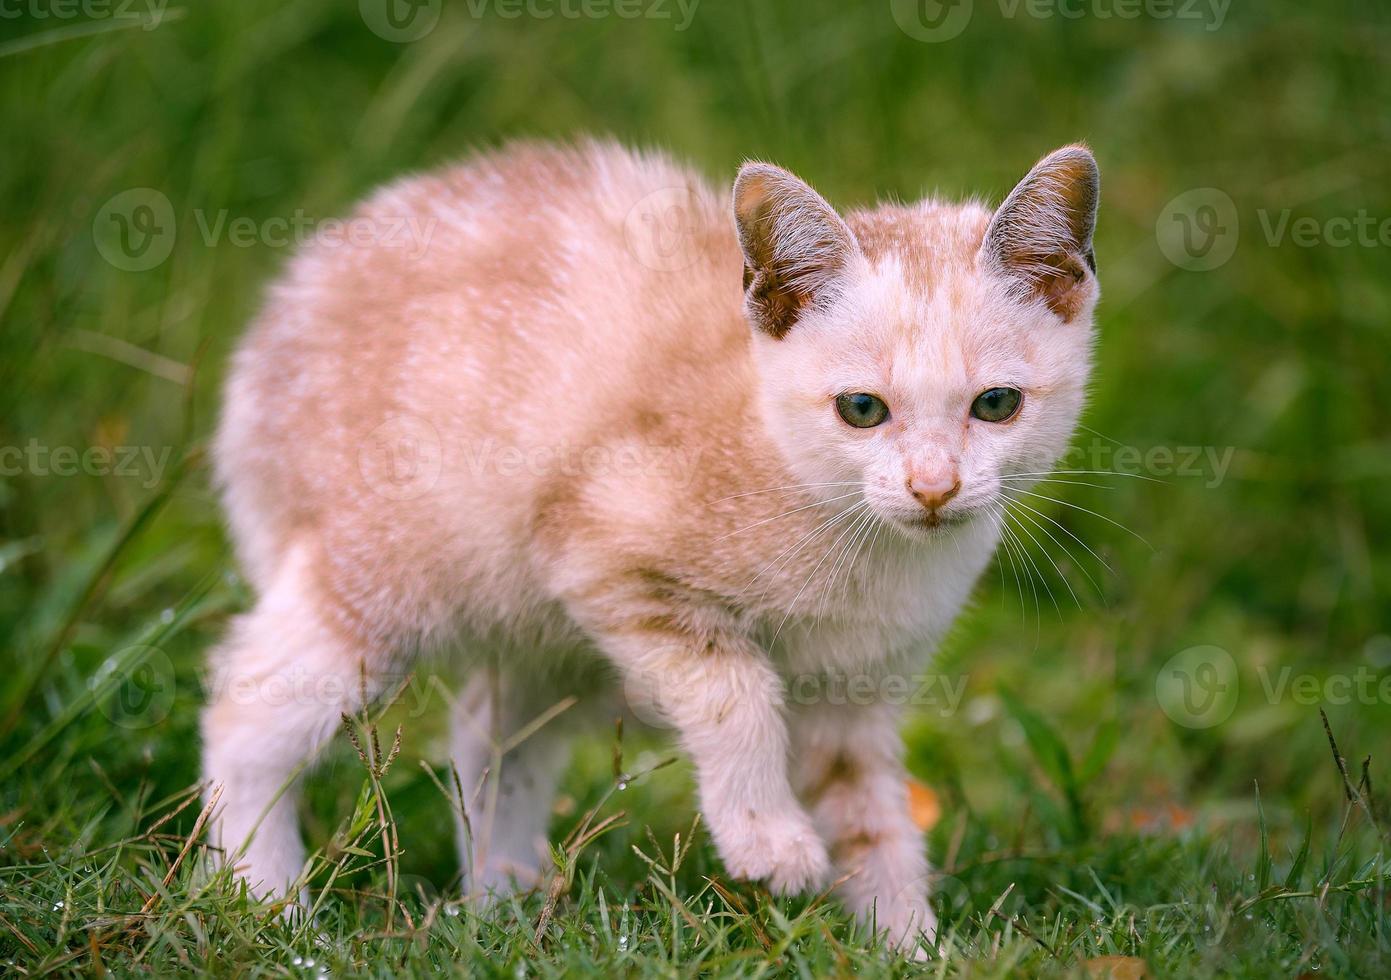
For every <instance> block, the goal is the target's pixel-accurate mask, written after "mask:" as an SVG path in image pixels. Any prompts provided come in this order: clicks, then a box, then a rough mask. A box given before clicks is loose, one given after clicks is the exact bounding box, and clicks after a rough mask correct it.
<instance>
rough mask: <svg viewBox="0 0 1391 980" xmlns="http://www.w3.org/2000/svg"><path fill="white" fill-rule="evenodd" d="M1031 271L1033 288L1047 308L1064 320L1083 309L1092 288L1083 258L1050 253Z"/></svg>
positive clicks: (1067, 320) (1070, 318) (1069, 318)
mask: <svg viewBox="0 0 1391 980" xmlns="http://www.w3.org/2000/svg"><path fill="white" fill-rule="evenodd" d="M1034 271H1035V273H1036V276H1037V278H1036V279H1035V285H1034V290H1035V292H1036V293H1037V294H1038V295H1039V296H1041V297H1042V298H1043V301H1044V302H1045V303H1047V304H1048V308H1049V309H1050V310H1052V311H1053V312H1054V313H1056V314H1057V315H1058V316H1060V317H1062V318H1063V320H1064V321H1065V322H1071V320H1072V319H1073V318H1074V317H1075V316H1077V314H1078V313H1080V312H1082V307H1083V306H1085V305H1086V302H1087V298H1088V296H1089V295H1090V294H1091V292H1092V288H1093V287H1092V286H1091V283H1090V282H1089V280H1088V278H1087V268H1086V266H1085V265H1084V264H1083V261H1082V259H1080V258H1078V257H1077V256H1076V255H1071V254H1061V255H1051V256H1049V257H1048V258H1047V259H1044V260H1043V261H1042V262H1040V263H1038V264H1037V265H1036V266H1034Z"/></svg>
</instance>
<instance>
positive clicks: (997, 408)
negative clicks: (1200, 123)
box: [734, 146, 1100, 535]
mask: <svg viewBox="0 0 1391 980" xmlns="http://www.w3.org/2000/svg"><path fill="white" fill-rule="evenodd" d="M1099 188H1100V184H1099V177H1098V174H1097V168H1096V161H1095V160H1094V159H1093V158H1092V155H1091V153H1090V152H1089V151H1088V150H1087V149H1086V148H1085V147H1082V146H1068V147H1064V148H1062V149H1060V150H1057V151H1055V152H1054V153H1051V154H1049V155H1048V156H1047V157H1045V158H1044V159H1043V160H1042V161H1040V162H1039V163H1038V165H1037V166H1035V167H1034V169H1033V170H1032V171H1030V172H1029V174H1028V176H1026V177H1025V178H1024V179H1023V180H1022V181H1021V182H1020V183H1019V185H1018V186H1017V187H1015V188H1014V190H1013V191H1012V192H1011V193H1010V195H1009V196H1008V197H1007V198H1006V199H1005V201H1004V203H1003V204H1002V205H1000V207H999V209H998V210H996V211H995V212H994V213H993V214H991V213H990V211H989V210H988V209H986V208H983V207H981V206H979V205H976V204H966V205H948V204H942V203H939V202H936V201H923V202H920V203H918V204H914V205H907V206H897V205H885V206H881V207H878V208H875V209H872V210H865V211H859V212H851V213H849V214H847V215H846V216H845V217H842V216H841V215H839V214H837V213H836V211H835V210H834V209H833V208H832V207H831V206H830V205H829V204H827V203H826V201H825V200H824V199H823V198H822V197H821V196H820V195H819V194H817V193H816V191H814V190H812V188H811V187H809V186H807V184H805V183H803V182H802V181H801V180H799V179H798V178H797V177H795V176H793V175H792V174H790V173H788V172H787V171H786V170H783V169H781V168H779V167H774V166H771V165H769V164H764V163H748V164H745V165H744V167H743V168H742V169H741V170H740V172H739V177H738V180H737V181H736V182H735V185H734V211H735V219H736V224H737V226H738V231H739V239H740V245H741V247H742V249H743V253H744V262H745V269H744V288H745V314H746V316H747V317H748V319H749V321H750V323H751V324H752V326H753V328H754V330H753V332H754V350H755V356H756V360H757V363H758V368H759V374H760V381H761V391H760V393H759V394H760V401H761V407H762V412H763V416H764V420H765V423H766V425H767V426H768V428H769V430H770V433H771V435H772V437H773V439H774V440H775V441H776V443H777V444H778V447H779V449H780V450H781V452H782V454H783V456H784V457H785V458H786V460H787V462H788V464H789V465H790V467H791V468H792V470H793V471H794V473H795V474H796V476H797V478H798V481H799V482H802V483H806V484H817V485H819V486H817V487H814V488H813V492H816V493H819V494H821V496H823V497H824V498H827V499H830V498H841V499H849V498H842V495H843V494H853V493H856V492H857V488H859V487H862V488H863V489H862V491H859V492H863V494H864V499H865V500H866V501H867V502H868V504H869V505H870V507H871V508H873V510H874V512H875V513H876V514H877V515H878V516H879V517H880V518H882V519H885V520H887V521H889V522H891V523H893V524H894V525H895V526H897V527H899V528H901V529H903V530H904V531H906V532H907V533H909V534H911V535H918V534H923V535H928V534H932V533H934V532H935V531H936V530H937V529H939V528H944V527H950V526H951V525H952V524H954V523H956V522H959V521H962V520H968V519H970V518H973V517H978V516H981V515H984V514H988V513H990V512H991V511H992V509H993V508H995V507H996V506H997V505H998V504H999V503H1000V502H1002V499H1003V498H1002V486H1003V487H1006V488H1007V487H1010V486H1027V483H1028V482H1029V481H1031V480H1032V479H1034V478H1035V477H1036V476H1037V475H1039V474H1041V473H1043V472H1045V471H1047V470H1049V469H1050V468H1051V467H1052V466H1053V465H1054V464H1055V461H1056V460H1057V459H1058V457H1059V456H1060V455H1061V454H1062V453H1063V452H1064V450H1065V449H1066V446H1067V442H1068V440H1069V438H1070V437H1071V434H1072V431H1073V427H1074V426H1075V424H1076V422H1077V417H1078V414H1079V413H1080V411H1081V408H1082V403H1083V399H1084V395H1085V389H1086V384H1087V377H1088V373H1089V370H1090V362H1091V346H1092V311H1093V309H1094V308H1095V306H1096V301H1097V297H1098V295H1099V292H1098V286H1097V280H1096V264H1095V260H1094V258H1093V256H1092V231H1093V228H1094V227H1095V223H1096V209H1097V201H1098V196H1099Z"/></svg>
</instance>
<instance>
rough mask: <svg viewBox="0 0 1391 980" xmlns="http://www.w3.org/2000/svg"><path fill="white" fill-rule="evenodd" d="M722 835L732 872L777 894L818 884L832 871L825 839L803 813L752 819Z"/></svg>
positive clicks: (721, 845)
mask: <svg viewBox="0 0 1391 980" xmlns="http://www.w3.org/2000/svg"><path fill="white" fill-rule="evenodd" d="M722 837H723V839H717V840H716V844H717V846H718V848H719V851H720V855H721V857H723V858H724V863H725V868H726V869H727V870H728V871H729V873H730V874H732V875H733V876H734V877H736V878H745V879H748V880H750V881H762V882H764V883H765V884H767V886H768V889H769V890H770V891H772V892H774V893H775V894H778V895H796V894H798V893H800V892H805V891H808V890H810V889H812V888H815V887H818V886H819V885H821V884H822V883H823V882H825V880H826V876H827V874H828V873H829V871H830V866H831V863H830V858H829V857H828V856H827V854H826V845H825V843H823V842H822V840H821V837H820V836H819V835H818V834H817V833H816V830H815V829H814V828H813V827H812V825H811V821H810V820H808V819H806V818H805V817H802V816H800V815H796V816H787V817H768V818H762V819H758V818H755V819H751V820H749V821H747V822H745V823H743V824H742V825H740V826H739V827H737V828H732V830H731V832H728V833H726V834H724V835H722Z"/></svg>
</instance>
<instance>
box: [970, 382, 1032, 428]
mask: <svg viewBox="0 0 1391 980" xmlns="http://www.w3.org/2000/svg"><path fill="white" fill-rule="evenodd" d="M1023 403H1024V393H1023V392H1022V391H1020V390H1019V389H1018V388H991V389H989V390H987V391H982V392H981V393H980V394H979V395H977V396H976V400H975V401H973V402H972V403H971V415H972V416H973V417H975V418H978V419H980V420H981V421H982V422H1008V421H1009V420H1010V419H1012V418H1014V416H1015V415H1016V414H1017V413H1018V412H1019V406H1020V405H1022V404H1023Z"/></svg>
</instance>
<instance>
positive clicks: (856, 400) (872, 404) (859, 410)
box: [836, 391, 889, 429]
mask: <svg viewBox="0 0 1391 980" xmlns="http://www.w3.org/2000/svg"><path fill="white" fill-rule="evenodd" d="M836 411H837V412H839V413H840V417H841V418H843V419H844V420H845V421H846V423H847V424H849V425H853V426H854V427H855V428H857V429H872V428H874V427H875V426H876V425H878V424H879V423H880V422H883V421H884V420H885V419H886V418H888V417H889V406H887V405H885V404H884V403H883V402H882V401H881V400H880V399H878V398H876V397H874V396H873V395H868V394H865V393H864V392H863V391H855V392H851V393H849V394H846V395H840V396H838V397H837V398H836Z"/></svg>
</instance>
